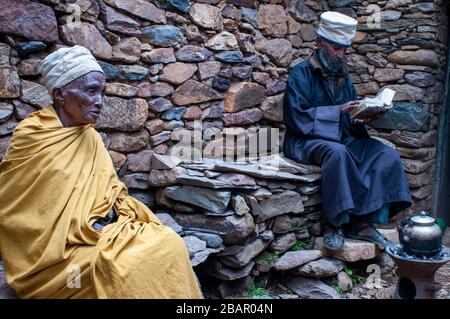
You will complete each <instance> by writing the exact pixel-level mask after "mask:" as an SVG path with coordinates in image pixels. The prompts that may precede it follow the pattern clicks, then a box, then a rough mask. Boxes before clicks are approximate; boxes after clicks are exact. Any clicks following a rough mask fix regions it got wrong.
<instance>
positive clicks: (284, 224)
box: [258, 194, 308, 234]
mask: <svg viewBox="0 0 450 319" xmlns="http://www.w3.org/2000/svg"><path fill="white" fill-rule="evenodd" d="M277 195H278V194H277ZM275 196H276V195H275ZM258 221H259V220H258ZM307 222H308V219H307V218H305V217H298V216H291V215H287V214H284V215H281V216H278V217H276V218H275V222H274V224H273V227H272V230H273V232H274V233H277V234H284V233H288V232H295V231H298V230H300V229H302V228H303V227H304V225H305V224H306V223H307Z"/></svg>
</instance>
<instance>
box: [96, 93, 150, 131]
mask: <svg viewBox="0 0 450 319" xmlns="http://www.w3.org/2000/svg"><path fill="white" fill-rule="evenodd" d="M147 117H148V104H147V102H146V101H145V100H144V99H131V100H126V99H122V98H119V97H108V96H106V97H105V99H104V105H103V109H102V112H101V114H100V117H99V119H98V121H97V124H96V128H98V129H115V130H119V131H139V130H140V129H141V128H143V127H144V123H145V121H146V120H147Z"/></svg>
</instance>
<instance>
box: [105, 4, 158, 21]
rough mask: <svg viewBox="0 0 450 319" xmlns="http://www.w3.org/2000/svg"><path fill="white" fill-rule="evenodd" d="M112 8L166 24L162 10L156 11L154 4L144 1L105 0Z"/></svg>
mask: <svg viewBox="0 0 450 319" xmlns="http://www.w3.org/2000/svg"><path fill="white" fill-rule="evenodd" d="M105 2H106V3H107V4H109V5H111V6H113V7H116V8H118V9H121V10H123V11H126V12H129V13H131V14H133V15H135V16H137V17H139V18H142V19H144V20H148V21H152V22H155V23H166V14H165V12H164V10H161V9H158V7H156V6H155V5H154V4H152V3H150V2H148V1H144V0H105Z"/></svg>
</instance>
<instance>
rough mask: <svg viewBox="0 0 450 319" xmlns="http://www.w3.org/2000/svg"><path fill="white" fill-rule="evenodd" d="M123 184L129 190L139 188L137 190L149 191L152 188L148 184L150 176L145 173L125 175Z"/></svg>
mask: <svg viewBox="0 0 450 319" xmlns="http://www.w3.org/2000/svg"><path fill="white" fill-rule="evenodd" d="M122 180H123V183H124V184H125V186H126V187H128V188H137V189H148V188H150V184H149V182H148V174H144V173H135V174H130V175H125V176H124V177H123V178H122Z"/></svg>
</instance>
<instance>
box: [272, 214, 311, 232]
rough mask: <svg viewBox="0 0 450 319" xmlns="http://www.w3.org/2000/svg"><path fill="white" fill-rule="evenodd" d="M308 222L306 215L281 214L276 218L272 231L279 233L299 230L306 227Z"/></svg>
mask: <svg viewBox="0 0 450 319" xmlns="http://www.w3.org/2000/svg"><path fill="white" fill-rule="evenodd" d="M307 222H308V219H307V218H306V217H300V216H291V215H287V214H285V215H281V216H278V217H276V218H275V221H274V223H273V226H272V231H273V232H274V233H277V234H284V233H288V232H292V231H297V230H300V229H302V228H304V225H305V224H306V223H307Z"/></svg>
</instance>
